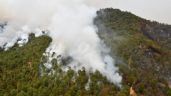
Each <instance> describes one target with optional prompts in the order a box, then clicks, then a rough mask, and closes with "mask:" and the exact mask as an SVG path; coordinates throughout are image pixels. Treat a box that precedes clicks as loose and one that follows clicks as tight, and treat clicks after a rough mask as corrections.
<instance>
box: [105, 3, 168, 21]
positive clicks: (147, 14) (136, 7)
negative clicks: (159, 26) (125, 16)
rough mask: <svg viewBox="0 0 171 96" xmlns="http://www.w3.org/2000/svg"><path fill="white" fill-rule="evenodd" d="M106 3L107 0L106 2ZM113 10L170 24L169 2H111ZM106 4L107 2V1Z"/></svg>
mask: <svg viewBox="0 0 171 96" xmlns="http://www.w3.org/2000/svg"><path fill="white" fill-rule="evenodd" d="M106 1H107V0H106ZM111 1H112V2H111V3H112V6H113V7H114V8H119V9H122V10H127V11H130V12H132V13H134V14H136V15H138V16H141V17H143V18H146V19H150V20H157V21H159V22H161V23H169V24H171V0H111ZM107 2H108V1H107Z"/></svg>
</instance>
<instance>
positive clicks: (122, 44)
mask: <svg viewBox="0 0 171 96" xmlns="http://www.w3.org/2000/svg"><path fill="white" fill-rule="evenodd" d="M97 14H98V16H97V17H96V19H95V20H96V21H95V22H94V23H95V24H96V25H97V27H98V28H99V29H100V30H99V36H100V38H101V39H103V40H104V42H105V44H107V46H109V47H110V48H111V52H112V55H113V56H115V55H117V56H118V57H119V59H120V60H118V61H117V62H118V64H117V65H118V66H119V70H120V73H121V74H123V75H122V76H123V86H129V87H131V86H132V87H133V88H134V89H135V91H136V92H137V94H139V95H145V96H158V95H164V96H167V90H168V83H167V82H168V81H167V80H168V79H169V77H170V75H171V74H169V73H170V72H171V71H170V68H171V60H170V58H171V50H169V49H168V48H169V44H170V43H165V44H164V43H162V42H159V41H158V40H161V41H162V40H163V39H162V38H166V39H165V41H166V42H170V41H169V39H167V37H166V35H165V34H168V32H169V30H170V29H171V26H169V25H164V24H159V23H157V22H150V21H148V20H145V19H142V18H140V17H138V16H135V15H133V14H131V13H129V12H122V11H120V10H119V9H111V8H108V9H102V10H100V11H98V12H97ZM147 25H148V26H147ZM102 27H103V28H102ZM147 27H148V28H147ZM149 27H150V28H149ZM104 28H105V30H104ZM155 28H156V29H155ZM160 30H163V31H162V32H163V33H162V34H160V33H159V32H158V31H160ZM151 31H154V32H151ZM150 32H151V33H153V34H151V33H150ZM162 36H165V37H162ZM170 47H171V46H170ZM120 61H122V62H120ZM123 90H129V89H128V88H125V89H123ZM123 90H122V91H121V92H120V94H122V95H123V96H125V95H124V94H123V93H124V91H123ZM122 95H121V96H122ZM126 96H127V95H126Z"/></svg>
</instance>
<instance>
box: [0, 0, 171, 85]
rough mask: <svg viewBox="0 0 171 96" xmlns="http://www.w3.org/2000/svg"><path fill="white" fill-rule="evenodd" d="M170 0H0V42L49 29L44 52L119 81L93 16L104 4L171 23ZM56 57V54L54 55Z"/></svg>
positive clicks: (116, 82)
mask: <svg viewBox="0 0 171 96" xmlns="http://www.w3.org/2000/svg"><path fill="white" fill-rule="evenodd" d="M169 4H171V2H170V1H169V0H165V1H162V0H151V1H147V0H0V23H3V22H7V26H5V28H4V29H3V30H2V29H1V30H0V46H3V45H4V44H5V43H7V42H8V43H7V44H6V46H5V47H6V48H9V47H11V46H13V45H14V43H15V42H17V40H18V38H21V41H19V42H18V43H19V44H21V46H22V44H23V43H27V41H28V34H29V33H31V32H33V33H35V34H36V36H39V35H41V31H44V30H48V32H49V33H48V35H49V36H50V37H51V38H52V40H53V41H52V43H51V45H50V46H49V48H47V50H46V52H49V53H51V54H53V52H55V53H56V55H55V56H56V57H57V56H58V55H62V56H64V57H67V56H71V57H72V58H73V62H71V63H70V64H69V65H68V66H70V67H71V68H73V69H74V70H78V69H81V68H82V67H85V68H86V70H87V71H93V72H94V71H96V70H98V71H100V72H101V73H102V74H103V75H104V76H106V77H107V79H108V80H109V81H111V82H113V83H115V84H117V85H120V83H121V80H122V77H121V76H120V75H119V73H118V72H117V71H118V68H117V67H116V66H115V58H111V57H110V55H109V53H110V50H108V49H107V48H106V47H105V44H102V43H101V40H100V38H99V37H98V35H97V34H96V32H97V29H96V26H94V25H93V20H94V18H95V17H96V11H97V10H98V9H100V8H104V7H113V8H119V9H123V10H127V11H131V12H133V13H135V14H136V15H138V16H142V17H146V18H147V19H151V20H157V21H161V22H165V23H171V19H170V17H171V16H170V15H171V14H170V11H169V10H170V6H169ZM53 58H55V57H53Z"/></svg>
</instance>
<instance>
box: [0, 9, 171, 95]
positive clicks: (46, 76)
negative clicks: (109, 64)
mask: <svg viewBox="0 0 171 96" xmlns="http://www.w3.org/2000/svg"><path fill="white" fill-rule="evenodd" d="M94 24H95V25H96V26H97V27H98V35H99V37H100V38H101V39H102V40H103V41H104V43H105V44H106V45H107V46H108V47H109V48H110V49H111V55H112V56H113V57H114V58H115V59H116V62H117V66H118V67H119V72H120V74H121V75H122V77H123V81H122V83H123V84H122V88H118V87H117V86H115V85H114V84H111V83H110V82H109V81H107V79H106V78H105V77H103V76H102V75H101V74H100V73H99V72H98V71H96V72H95V73H90V74H87V72H85V69H84V68H83V69H82V70H79V71H78V72H74V70H71V69H70V68H69V70H68V71H66V72H65V71H63V70H62V69H61V66H63V64H58V62H57V60H56V59H54V60H52V64H53V68H52V69H47V68H45V66H44V65H43V63H44V62H46V59H47V58H46V57H45V56H43V55H42V54H43V53H44V52H45V50H46V48H47V47H48V46H49V44H50V42H51V38H50V37H48V36H41V37H38V38H35V37H34V35H33V34H31V35H30V40H29V42H28V43H27V44H26V45H25V46H23V47H19V46H18V45H17V44H16V45H15V46H14V47H12V48H11V49H10V50H8V51H2V50H1V51H0V96H13V95H14V96H128V95H129V91H130V88H131V87H132V89H133V90H134V91H135V92H136V94H137V95H138V96H139V95H145V96H170V95H171V89H170V88H169V82H170V81H171V80H170V76H171V72H170V70H171V60H170V58H171V39H170V38H171V26H170V25H166V24H160V23H157V22H151V21H148V20H145V19H142V18H140V17H138V16H135V15H133V14H131V13H129V12H122V11H120V10H118V9H111V8H109V9H102V10H100V11H98V12H97V17H96V18H95V20H94ZM64 62H67V60H65V61H64ZM51 70H55V71H54V73H53V71H51Z"/></svg>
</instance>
